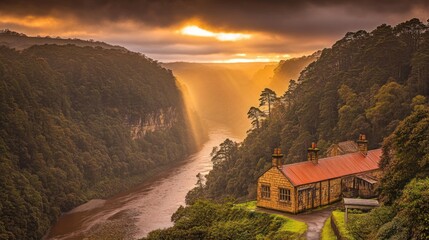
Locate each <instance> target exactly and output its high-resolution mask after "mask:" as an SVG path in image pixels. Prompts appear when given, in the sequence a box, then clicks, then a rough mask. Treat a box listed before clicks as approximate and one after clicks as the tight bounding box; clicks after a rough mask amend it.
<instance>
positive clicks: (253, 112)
mask: <svg viewBox="0 0 429 240" xmlns="http://www.w3.org/2000/svg"><path fill="white" fill-rule="evenodd" d="M265 116H266V115H265V113H264V112H262V111H261V110H260V109H259V108H257V107H251V108H250V109H249V111H248V112H247V117H248V118H249V119H250V120H252V126H253V127H254V128H256V129H258V128H259V122H260V119H261V118H263V117H265Z"/></svg>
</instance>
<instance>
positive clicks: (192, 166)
mask: <svg viewBox="0 0 429 240" xmlns="http://www.w3.org/2000/svg"><path fill="white" fill-rule="evenodd" d="M225 138H233V136H231V134H230V133H229V132H228V131H227V130H225V129H217V130H214V131H212V132H211V133H210V135H209V141H207V142H206V143H205V144H204V145H203V146H202V148H201V149H200V151H199V152H197V153H195V154H192V155H190V156H189V157H187V158H186V159H184V160H183V161H180V162H177V163H174V164H170V165H167V166H164V167H162V168H161V167H160V168H157V169H154V171H152V172H151V175H150V176H149V175H144V176H142V178H141V179H143V181H144V183H141V184H138V185H137V186H135V187H131V188H129V189H124V188H125V187H124V188H122V190H123V191H121V192H120V193H118V194H115V195H113V196H112V197H109V198H107V199H106V200H105V202H99V203H98V204H95V205H94V206H91V207H88V208H87V209H85V208H84V209H83V211H77V212H73V210H72V211H71V212H68V213H65V214H63V215H62V216H61V218H60V219H59V221H58V222H57V224H56V225H54V226H53V227H52V228H51V231H50V233H49V235H48V237H47V239H82V238H89V237H90V238H91V239H101V237H103V236H104V237H103V239H118V238H119V239H123V238H124V236H132V237H126V238H127V239H130V238H131V239H132V238H139V237H144V236H145V235H146V234H147V233H148V232H149V231H151V230H154V229H157V228H164V227H169V226H171V225H172V223H171V220H170V218H171V215H172V214H173V213H174V212H175V211H176V210H177V208H178V207H179V206H180V205H185V196H186V193H187V192H188V191H189V190H191V189H192V188H193V187H194V186H195V183H196V180H197V179H196V175H197V174H198V173H201V174H203V175H205V174H207V173H208V172H209V171H210V170H211V169H212V162H211V158H210V152H211V150H212V148H213V147H214V146H217V145H219V144H220V143H221V142H223V141H224V139H225ZM136 179H138V178H136ZM130 182H131V180H130ZM121 186H122V185H120V184H118V187H119V188H121ZM125 186H126V184H125ZM172 190H174V191H172ZM76 236H80V237H76Z"/></svg>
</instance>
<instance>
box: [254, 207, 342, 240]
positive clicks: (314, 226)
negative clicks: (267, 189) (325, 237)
mask: <svg viewBox="0 0 429 240" xmlns="http://www.w3.org/2000/svg"><path fill="white" fill-rule="evenodd" d="M337 208H338V203H337V204H332V205H329V206H327V207H325V208H323V209H320V210H313V211H309V212H304V213H300V214H296V215H295V214H291V213H284V212H279V211H275V210H269V209H264V208H257V211H261V212H266V213H271V214H273V213H274V214H279V215H283V216H286V217H288V218H292V219H294V220H297V221H301V222H305V223H306V224H307V226H308V229H307V233H306V238H307V239H308V240H319V239H320V233H321V231H322V228H323V224H324V223H325V221H326V219H328V217H329V216H330V215H331V213H332V211H333V210H335V209H337Z"/></svg>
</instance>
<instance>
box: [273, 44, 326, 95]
mask: <svg viewBox="0 0 429 240" xmlns="http://www.w3.org/2000/svg"><path fill="white" fill-rule="evenodd" d="M320 53H321V52H320V51H317V52H315V53H313V54H311V55H308V56H303V57H299V58H291V59H288V60H281V61H280V62H279V64H277V66H276V67H275V68H274V69H273V76H272V77H271V81H270V83H269V84H268V87H269V88H270V89H272V90H274V91H276V92H284V91H286V90H287V88H288V86H289V81H290V80H291V79H297V78H298V77H299V74H300V73H301V71H302V70H304V69H305V67H307V66H308V64H310V63H312V62H314V61H316V60H317V59H318V58H319V57H320ZM265 86H266V85H265Z"/></svg>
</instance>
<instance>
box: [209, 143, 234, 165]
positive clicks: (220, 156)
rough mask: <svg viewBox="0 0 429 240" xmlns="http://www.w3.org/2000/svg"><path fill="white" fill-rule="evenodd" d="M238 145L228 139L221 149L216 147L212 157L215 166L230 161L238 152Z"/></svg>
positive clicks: (211, 154)
mask: <svg viewBox="0 0 429 240" xmlns="http://www.w3.org/2000/svg"><path fill="white" fill-rule="evenodd" d="M237 149H238V143H236V142H234V141H232V140H230V139H229V138H227V139H226V140H225V141H224V142H223V143H221V144H220V145H219V147H214V148H213V150H212V152H211V153H210V156H211V157H212V162H213V164H214V165H217V164H219V163H222V162H224V161H230V160H231V159H232V158H233V156H234V154H235V153H236V152H237Z"/></svg>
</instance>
